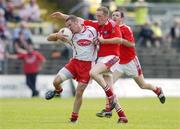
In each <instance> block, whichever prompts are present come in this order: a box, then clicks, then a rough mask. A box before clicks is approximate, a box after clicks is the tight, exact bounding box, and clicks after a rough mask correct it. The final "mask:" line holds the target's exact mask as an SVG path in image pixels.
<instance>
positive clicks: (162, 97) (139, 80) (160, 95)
mask: <svg viewBox="0 0 180 129" xmlns="http://www.w3.org/2000/svg"><path fill="white" fill-rule="evenodd" d="M134 80H135V81H136V83H137V84H138V86H139V87H140V88H142V89H148V90H152V91H153V92H154V93H155V94H156V95H157V97H158V98H159V100H160V102H161V103H162V104H164V103H165V101H166V98H165V95H164V93H163V91H162V89H161V88H160V87H155V86H153V85H152V84H149V83H146V82H145V81H144V77H143V75H141V76H139V77H134Z"/></svg>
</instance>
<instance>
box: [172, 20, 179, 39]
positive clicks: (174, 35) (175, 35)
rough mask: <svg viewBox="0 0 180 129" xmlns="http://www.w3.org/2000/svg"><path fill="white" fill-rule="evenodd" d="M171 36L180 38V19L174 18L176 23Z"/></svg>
mask: <svg viewBox="0 0 180 129" xmlns="http://www.w3.org/2000/svg"><path fill="white" fill-rule="evenodd" d="M170 36H171V39H172V40H174V39H175V40H176V39H179V38H180V19H175V20H174V24H173V26H172V27H171V29H170Z"/></svg>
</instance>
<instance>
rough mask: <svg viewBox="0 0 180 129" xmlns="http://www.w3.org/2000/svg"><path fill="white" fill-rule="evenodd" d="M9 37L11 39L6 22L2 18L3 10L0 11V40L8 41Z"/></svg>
mask: <svg viewBox="0 0 180 129" xmlns="http://www.w3.org/2000/svg"><path fill="white" fill-rule="evenodd" d="M10 37H11V34H10V32H9V30H8V28H7V25H6V20H5V17H4V10H3V9H0V38H2V39H8V38H10Z"/></svg>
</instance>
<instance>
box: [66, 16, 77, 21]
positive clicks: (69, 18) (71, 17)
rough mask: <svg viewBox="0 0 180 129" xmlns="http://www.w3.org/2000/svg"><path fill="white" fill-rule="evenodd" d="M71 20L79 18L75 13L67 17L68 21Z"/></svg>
mask: <svg viewBox="0 0 180 129" xmlns="http://www.w3.org/2000/svg"><path fill="white" fill-rule="evenodd" d="M69 20H70V21H72V22H76V21H78V18H77V17H76V16H75V15H69V17H68V18H67V19H66V22H67V21H69Z"/></svg>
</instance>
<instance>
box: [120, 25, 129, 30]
mask: <svg viewBox="0 0 180 129" xmlns="http://www.w3.org/2000/svg"><path fill="white" fill-rule="evenodd" d="M120 28H122V29H126V30H131V27H130V26H128V25H126V24H122V25H120Z"/></svg>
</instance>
